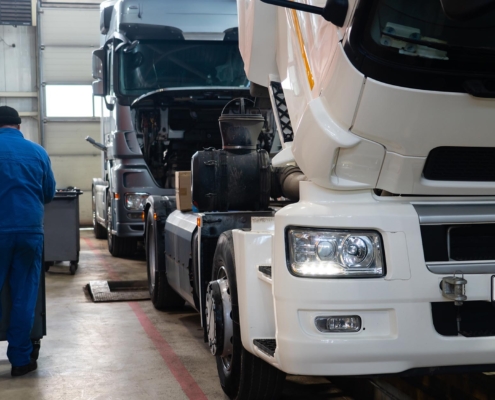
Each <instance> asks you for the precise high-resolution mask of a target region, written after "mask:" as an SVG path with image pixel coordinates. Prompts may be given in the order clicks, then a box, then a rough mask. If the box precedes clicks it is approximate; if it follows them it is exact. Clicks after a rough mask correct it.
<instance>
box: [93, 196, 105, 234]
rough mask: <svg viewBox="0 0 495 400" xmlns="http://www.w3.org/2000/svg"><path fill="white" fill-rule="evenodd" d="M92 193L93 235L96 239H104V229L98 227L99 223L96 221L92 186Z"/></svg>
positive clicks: (94, 197) (100, 226)
mask: <svg viewBox="0 0 495 400" xmlns="http://www.w3.org/2000/svg"><path fill="white" fill-rule="evenodd" d="M92 193H93V232H94V234H95V238H96V239H106V238H107V230H106V228H105V227H104V226H102V225H100V223H99V222H98V221H97V220H96V193H95V187H94V186H93V188H92Z"/></svg>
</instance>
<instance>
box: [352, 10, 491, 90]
mask: <svg viewBox="0 0 495 400" xmlns="http://www.w3.org/2000/svg"><path fill="white" fill-rule="evenodd" d="M369 15H372V18H369ZM494 21H495V10H493V9H492V10H491V11H487V12H485V13H484V14H483V15H481V16H477V17H473V18H469V19H467V20H464V21H454V20H452V19H450V18H449V17H448V16H447V15H446V14H445V13H444V11H443V9H442V5H441V2H440V1H438V0H418V1H414V2H410V1H406V0H398V1H395V0H375V1H368V2H366V1H362V2H361V3H360V6H359V8H358V10H357V12H356V18H355V20H354V23H353V29H352V31H351V35H350V42H349V43H348V44H347V46H346V50H347V52H348V55H349V56H350V59H351V60H353V62H354V65H355V66H356V67H357V68H358V69H360V70H361V72H363V73H364V74H365V75H367V76H369V77H371V78H374V79H377V80H380V81H383V82H386V83H390V84H395V85H398V86H406V87H413V88H418V89H426V90H440V91H456V92H462V91H464V90H463V84H464V82H465V81H466V80H469V79H493V78H494V77H495V72H494V71H495V69H494V67H495V22H494Z"/></svg>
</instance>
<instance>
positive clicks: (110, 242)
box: [107, 202, 113, 249]
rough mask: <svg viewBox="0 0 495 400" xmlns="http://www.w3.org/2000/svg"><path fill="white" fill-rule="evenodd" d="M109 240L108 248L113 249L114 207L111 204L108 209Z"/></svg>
mask: <svg viewBox="0 0 495 400" xmlns="http://www.w3.org/2000/svg"><path fill="white" fill-rule="evenodd" d="M107 238H108V247H109V248H110V249H111V248H112V245H113V242H112V206H111V204H110V202H109V204H108V207H107Z"/></svg>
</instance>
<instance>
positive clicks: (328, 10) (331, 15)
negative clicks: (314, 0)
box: [261, 0, 349, 26]
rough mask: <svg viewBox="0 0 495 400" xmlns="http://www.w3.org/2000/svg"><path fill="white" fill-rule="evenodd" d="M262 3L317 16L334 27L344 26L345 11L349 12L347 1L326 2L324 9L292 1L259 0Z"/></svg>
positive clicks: (334, 0)
mask: <svg viewBox="0 0 495 400" xmlns="http://www.w3.org/2000/svg"><path fill="white" fill-rule="evenodd" d="M261 1H262V2H263V3H267V4H273V5H274V6H281V7H285V8H291V9H293V10H299V11H306V12H309V13H311V14H318V15H321V16H322V17H323V18H325V19H326V20H327V21H328V22H331V23H332V24H334V25H336V26H344V22H345V19H346V17H347V11H348V10H349V1H348V0H327V4H325V7H323V8H322V7H315V6H310V5H307V4H302V3H296V2H295V1H292V0H261Z"/></svg>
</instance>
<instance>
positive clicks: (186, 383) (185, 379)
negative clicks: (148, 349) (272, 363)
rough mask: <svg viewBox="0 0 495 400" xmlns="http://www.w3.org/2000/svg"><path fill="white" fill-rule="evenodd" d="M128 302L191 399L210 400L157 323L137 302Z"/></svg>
mask: <svg viewBox="0 0 495 400" xmlns="http://www.w3.org/2000/svg"><path fill="white" fill-rule="evenodd" d="M128 304H129V306H131V308H132V309H133V310H134V313H135V314H136V317H137V318H138V320H139V322H140V323H141V326H142V327H143V329H144V331H145V332H146V333H147V334H148V336H149V337H150V339H151V340H152V341H153V344H154V345H155V347H156V348H157V350H158V351H159V352H160V354H161V356H162V358H163V360H164V361H165V364H167V367H168V369H169V370H170V372H172V374H173V375H174V377H175V379H176V380H177V382H179V384H180V386H181V388H182V390H183V391H184V393H185V394H186V396H187V397H188V398H189V399H191V400H203V399H204V400H208V399H207V397H206V395H205V394H204V393H203V391H202V390H201V388H200V387H199V385H198V384H197V383H196V381H195V380H194V378H193V377H192V376H191V374H190V373H189V371H188V370H187V369H186V367H185V366H184V364H182V362H181V360H180V358H179V357H178V356H177V354H175V352H174V350H173V349H172V347H170V344H168V342H167V341H166V340H165V339H164V338H163V336H162V335H161V334H160V332H158V330H157V329H156V327H155V325H153V322H151V321H150V319H149V318H148V316H147V315H146V314H145V313H144V311H143V309H142V308H141V306H140V305H139V304H138V303H136V302H133V303H128Z"/></svg>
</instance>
